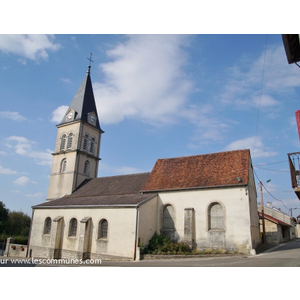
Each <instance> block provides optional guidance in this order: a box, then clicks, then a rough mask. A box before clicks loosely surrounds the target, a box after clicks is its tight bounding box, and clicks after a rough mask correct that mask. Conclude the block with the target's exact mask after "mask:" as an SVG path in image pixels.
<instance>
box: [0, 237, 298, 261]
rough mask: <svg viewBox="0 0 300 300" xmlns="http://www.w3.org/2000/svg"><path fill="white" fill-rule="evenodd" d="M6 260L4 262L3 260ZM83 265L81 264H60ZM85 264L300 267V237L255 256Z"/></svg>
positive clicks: (1, 258)
mask: <svg viewBox="0 0 300 300" xmlns="http://www.w3.org/2000/svg"><path fill="white" fill-rule="evenodd" d="M4 260H6V263H3V261H4ZM20 266H22V267H23V266H24V267H34V266H37V267H46V266H48V267H50V266H57V265H47V264H44V265H43V264H34V263H22V264H16V263H12V262H11V260H7V258H4V257H0V267H20ZM60 266H62V267H65V266H73V267H75V266H83V265H66V264H64V265H60ZM86 266H97V267H300V239H297V240H293V241H291V242H289V243H286V244H281V245H278V246H276V247H274V248H272V249H270V250H268V251H265V252H263V253H261V254H258V255H255V256H247V255H245V256H227V257H207V258H203V257H201V258H183V259H178V258H177V259H157V260H141V261H102V264H97V265H92V264H88V265H86Z"/></svg>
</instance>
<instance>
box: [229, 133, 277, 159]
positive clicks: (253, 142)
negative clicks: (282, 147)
mask: <svg viewBox="0 0 300 300" xmlns="http://www.w3.org/2000/svg"><path fill="white" fill-rule="evenodd" d="M261 139H262V138H261V137H260V136H257V137H255V136H252V137H248V138H245V139H241V140H236V141H234V142H232V143H230V144H229V145H227V146H226V147H225V148H224V150H225V151H230V150H241V149H250V151H251V156H252V157H253V158H258V157H270V156H276V155H277V154H278V153H277V152H275V151H272V150H271V149H269V148H268V147H265V146H264V144H263V142H262V140H261Z"/></svg>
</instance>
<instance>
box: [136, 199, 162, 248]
mask: <svg viewBox="0 0 300 300" xmlns="http://www.w3.org/2000/svg"><path fill="white" fill-rule="evenodd" d="M157 205H158V199H157V197H154V198H152V199H151V200H149V201H147V202H146V203H144V204H143V205H141V206H140V207H139V208H138V210H139V220H138V224H139V225H138V237H139V239H140V241H141V242H142V243H144V245H145V246H147V245H148V242H149V240H150V239H151V237H152V236H153V235H154V233H155V231H156V232H159V229H158V220H157V207H158V206H157Z"/></svg>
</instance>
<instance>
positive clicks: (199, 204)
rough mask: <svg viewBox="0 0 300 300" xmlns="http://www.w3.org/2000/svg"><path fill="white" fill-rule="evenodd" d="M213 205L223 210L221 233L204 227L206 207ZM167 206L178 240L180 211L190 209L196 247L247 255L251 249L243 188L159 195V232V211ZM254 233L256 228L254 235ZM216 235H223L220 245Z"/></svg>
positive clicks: (246, 194)
mask: <svg viewBox="0 0 300 300" xmlns="http://www.w3.org/2000/svg"><path fill="white" fill-rule="evenodd" d="M214 202H218V203H220V204H221V205H222V206H223V209H224V216H225V219H224V232H223V233H222V232H213V231H212V230H209V228H208V208H209V206H210V205H211V204H212V203H214ZM167 204H171V205H173V207H174V211H175V218H174V219H175V220H174V221H175V227H176V231H177V233H178V236H179V238H180V240H182V239H183V237H184V209H185V208H194V210H195V243H196V246H197V248H199V249H201V248H208V247H215V248H218V247H220V248H226V249H231V250H234V251H241V252H249V251H250V250H251V249H252V248H253V243H252V237H251V230H252V227H251V220H250V206H249V192H248V191H247V192H246V189H245V187H238V188H219V189H206V190H204V189H203V190H190V191H172V192H160V193H159V197H158V214H157V219H158V221H159V228H160V229H161V228H162V224H161V223H162V218H161V213H162V209H163V207H164V205H167ZM257 223H258V222H257ZM257 225H258V224H257ZM258 230H259V229H258V226H257V236H259V231H258ZM254 231H255V229H254ZM220 236H223V239H224V240H223V242H222V241H221V242H220V241H218V239H219V237H220Z"/></svg>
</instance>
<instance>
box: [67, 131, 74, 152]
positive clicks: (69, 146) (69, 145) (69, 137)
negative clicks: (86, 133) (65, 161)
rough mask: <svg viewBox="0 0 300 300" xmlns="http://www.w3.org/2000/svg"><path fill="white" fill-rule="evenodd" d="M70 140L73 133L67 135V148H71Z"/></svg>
mask: <svg viewBox="0 0 300 300" xmlns="http://www.w3.org/2000/svg"><path fill="white" fill-rule="evenodd" d="M72 142H73V133H70V134H69V136H68V144H67V148H68V149H70V148H72Z"/></svg>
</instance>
